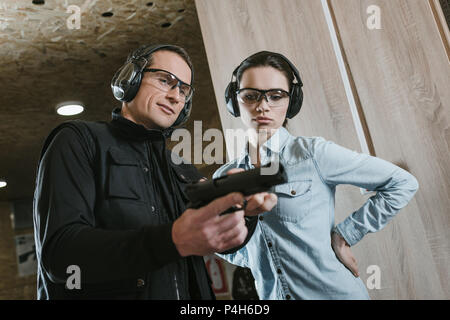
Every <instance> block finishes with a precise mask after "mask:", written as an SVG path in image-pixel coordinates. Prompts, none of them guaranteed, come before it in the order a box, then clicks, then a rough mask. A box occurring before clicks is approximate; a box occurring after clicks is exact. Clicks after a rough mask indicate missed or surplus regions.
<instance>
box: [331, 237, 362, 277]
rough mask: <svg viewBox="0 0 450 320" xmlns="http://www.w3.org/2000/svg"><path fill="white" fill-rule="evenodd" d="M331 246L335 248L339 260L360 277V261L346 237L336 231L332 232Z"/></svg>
mask: <svg viewBox="0 0 450 320" xmlns="http://www.w3.org/2000/svg"><path fill="white" fill-rule="evenodd" d="M331 247H332V248H333V250H334V253H335V254H336V257H337V258H338V259H339V261H341V262H342V264H343V265H344V266H345V267H346V268H347V269H349V270H350V271H351V273H353V275H354V276H355V277H359V272H358V263H357V262H356V259H355V256H354V255H353V253H352V252H351V250H350V246H349V245H348V243H347V242H346V241H345V239H344V238H342V236H341V235H339V234H337V233H336V232H332V233H331Z"/></svg>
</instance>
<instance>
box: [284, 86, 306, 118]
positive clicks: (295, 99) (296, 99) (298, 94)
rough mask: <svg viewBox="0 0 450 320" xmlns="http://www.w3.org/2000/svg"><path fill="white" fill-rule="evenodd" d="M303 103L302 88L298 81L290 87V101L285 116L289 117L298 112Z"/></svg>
mask: <svg viewBox="0 0 450 320" xmlns="http://www.w3.org/2000/svg"><path fill="white" fill-rule="evenodd" d="M302 104H303V90H302V88H301V86H300V85H299V84H298V83H294V84H293V87H292V94H291V101H290V102H289V108H288V111H287V113H286V118H288V119H291V118H293V117H295V116H296V115H297V114H298V113H299V112H300V109H301V107H302Z"/></svg>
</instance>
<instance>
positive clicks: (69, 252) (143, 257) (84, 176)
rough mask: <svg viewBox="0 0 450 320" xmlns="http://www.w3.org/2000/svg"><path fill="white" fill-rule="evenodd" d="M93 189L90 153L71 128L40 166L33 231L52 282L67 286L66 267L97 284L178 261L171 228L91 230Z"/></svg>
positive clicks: (63, 131) (52, 145)
mask: <svg viewBox="0 0 450 320" xmlns="http://www.w3.org/2000/svg"><path fill="white" fill-rule="evenodd" d="M95 197H96V186H95V179H94V172H93V163H92V154H91V152H90V150H89V148H88V146H87V145H86V143H85V141H84V140H83V137H81V136H80V134H79V133H78V132H76V131H75V130H74V129H72V128H68V127H67V128H63V129H61V130H60V131H59V132H58V133H57V134H56V136H55V137H54V139H53V141H52V142H51V143H50V145H49V147H48V149H47V151H46V152H45V154H44V156H43V158H42V160H41V162H40V166H39V171H38V176H37V183H36V191H35V204H34V206H35V210H34V211H35V212H34V215H35V217H34V219H35V232H36V235H37V237H36V238H37V240H38V243H37V252H38V257H39V258H40V263H41V266H42V267H43V269H44V270H45V271H46V272H47V274H48V276H49V277H50V279H52V281H54V282H60V283H63V282H65V279H66V277H67V274H66V270H67V267H68V266H70V265H77V266H79V267H80V270H81V275H82V279H81V280H82V282H85V283H101V282H109V281H113V280H117V279H125V278H132V277H137V276H138V275H143V274H145V273H147V272H149V271H151V270H155V269H158V268H160V267H162V266H164V265H166V264H168V263H171V262H173V261H176V260H177V259H180V258H181V256H180V255H179V253H178V251H177V249H176V247H175V245H174V243H173V241H172V236H171V230H172V224H171V223H170V224H166V225H160V226H145V227H142V228H140V229H138V230H102V229H98V228H96V227H95V215H94V205H95Z"/></svg>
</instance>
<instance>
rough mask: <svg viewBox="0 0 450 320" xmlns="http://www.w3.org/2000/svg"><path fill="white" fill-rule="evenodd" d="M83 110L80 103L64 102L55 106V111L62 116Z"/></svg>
mask: <svg viewBox="0 0 450 320" xmlns="http://www.w3.org/2000/svg"><path fill="white" fill-rule="evenodd" d="M83 111H84V107H83V106H82V105H81V103H64V104H60V105H59V106H58V107H57V108H56V112H57V113H58V114H59V115H62V116H73V115H75V114H79V113H81V112H83Z"/></svg>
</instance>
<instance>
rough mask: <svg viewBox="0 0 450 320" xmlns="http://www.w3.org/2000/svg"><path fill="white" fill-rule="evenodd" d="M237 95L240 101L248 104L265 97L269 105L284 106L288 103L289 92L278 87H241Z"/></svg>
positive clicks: (257, 101)
mask: <svg viewBox="0 0 450 320" xmlns="http://www.w3.org/2000/svg"><path fill="white" fill-rule="evenodd" d="M237 97H238V99H239V101H240V102H242V103H245V104H248V105H253V104H256V103H259V101H261V99H262V98H263V97H264V98H265V99H266V101H267V103H268V105H269V106H270V107H275V108H276V107H284V106H287V105H288V104H289V94H288V93H287V92H285V91H282V90H278V89H271V90H255V89H243V90H239V91H238V93H237Z"/></svg>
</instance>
